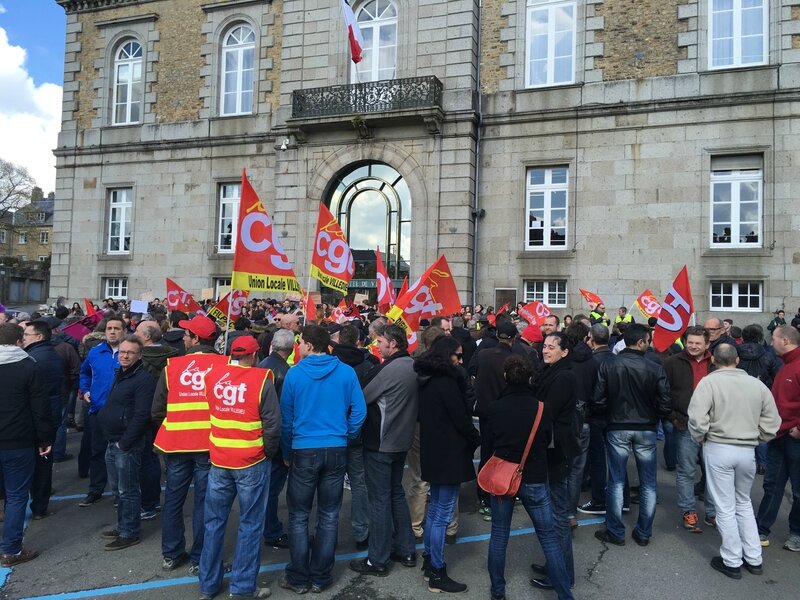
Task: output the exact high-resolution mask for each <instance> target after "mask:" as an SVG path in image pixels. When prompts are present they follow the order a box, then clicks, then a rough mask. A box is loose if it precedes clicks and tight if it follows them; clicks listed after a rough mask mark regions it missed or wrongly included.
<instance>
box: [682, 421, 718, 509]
mask: <svg viewBox="0 0 800 600" xmlns="http://www.w3.org/2000/svg"><path fill="white" fill-rule="evenodd" d="M675 445H676V447H677V458H678V463H677V467H678V468H677V471H676V473H677V477H676V480H675V491H676V492H677V493H678V508H679V509H680V510H681V512H683V513H686V512H696V510H697V509H696V507H695V497H694V480H695V476H696V474H697V471H698V469H699V468H700V467H699V466H698V462H697V457H698V455H699V454H700V444H698V443H697V442H695V441H694V440H693V439H692V436H691V434H690V433H689V430H688V429H678V428H677V427H676V428H675ZM704 504H705V511H706V516H707V517H713V516H714V515H716V510H715V509H714V501H713V500H712V499H711V494H709V493H708V492H706V494H705V502H704Z"/></svg>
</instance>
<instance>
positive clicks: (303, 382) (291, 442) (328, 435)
mask: <svg viewBox="0 0 800 600" xmlns="http://www.w3.org/2000/svg"><path fill="white" fill-rule="evenodd" d="M366 415H367V408H366V404H365V402H364V394H363V393H362V392H361V387H360V386H359V384H358V377H356V372H355V371H354V370H353V369H352V368H351V367H349V366H347V365H346V364H344V363H343V362H341V361H340V360H339V359H338V358H336V357H335V356H330V355H328V354H311V355H309V356H306V357H305V358H303V360H301V361H300V362H299V363H297V365H295V366H294V367H292V368H291V369H289V372H288V373H287V374H286V379H285V380H284V382H283V390H282V392H281V420H282V424H283V428H282V429H283V430H282V435H281V446H282V448H283V455H284V457H286V458H287V459H288V458H289V457H290V456H291V455H292V450H300V449H303V448H344V447H346V446H347V440H348V439H353V438H356V437H357V436H358V433H359V431H360V430H361V425H362V423H363V422H364V419H365V418H366Z"/></svg>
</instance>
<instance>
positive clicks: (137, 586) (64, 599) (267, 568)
mask: <svg viewBox="0 0 800 600" xmlns="http://www.w3.org/2000/svg"><path fill="white" fill-rule="evenodd" d="M604 522H605V519H604V518H602V517H596V518H593V519H583V520H580V521H578V525H579V526H580V527H586V526H588V525H598V524H600V523H604ZM534 531H535V530H534V528H533V527H525V528H522V529H515V530H514V531H512V532H511V533H510V534H509V535H511V536H518V535H528V534H530V533H534ZM490 537H491V535H490V534H488V533H482V534H479V535H468V536H464V537H461V538H458V539H457V540H456V544H472V543H475V542H484V541H486V540H488V539H489V538H490ZM423 547H424V544H417V546H416V548H417V550H421V549H422V548H423ZM366 556H367V553H366V552H349V553H347V554H337V555H336V562H341V561H343V560H352V559H354V558H364V557H366ZM286 565H288V563H285V562H283V563H276V564H273V565H264V566H262V567H261V568H260V569H259V570H258V572H259V573H272V572H275V571H282V570H283V569H285V568H286ZM8 570H9V571H10V569H8ZM0 576H2V571H0ZM228 577H230V574H226V575H225V578H226V579H227V578H228ZM197 582H198V579H197V577H178V578H175V579H163V580H160V581H146V582H143V583H129V584H125V585H115V586H112V587H105V588H98V589H95V590H81V591H77V592H65V593H59V594H50V595H47V596H30V597H28V598H22V599H21V600H78V599H79V598H98V597H101V596H113V595H114V594H127V593H133V592H141V591H143V590H154V589H161V588H170V587H175V586H178V585H189V584H192V583H195V584H196V583H197Z"/></svg>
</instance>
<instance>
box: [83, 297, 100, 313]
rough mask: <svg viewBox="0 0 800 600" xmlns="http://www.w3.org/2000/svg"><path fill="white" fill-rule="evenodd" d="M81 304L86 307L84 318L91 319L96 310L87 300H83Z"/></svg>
mask: <svg viewBox="0 0 800 600" xmlns="http://www.w3.org/2000/svg"><path fill="white" fill-rule="evenodd" d="M83 303H84V304H85V305H86V316H87V317H91V316H92V315H93V314H94V313H96V312H97V309H96V308H95V307H94V304H92V303H91V302H90V301H89V299H88V298H84V299H83Z"/></svg>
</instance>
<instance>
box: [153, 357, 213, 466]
mask: <svg viewBox="0 0 800 600" xmlns="http://www.w3.org/2000/svg"><path fill="white" fill-rule="evenodd" d="M227 362H228V357H227V356H221V355H219V354H205V353H200V352H198V353H195V354H187V355H186V356H176V357H173V358H170V359H168V360H167V366H166V368H165V370H164V371H165V373H166V379H167V394H168V395H167V416H166V418H165V419H164V422H163V423H162V424H161V427H160V428H159V430H158V434H157V435H156V439H155V441H154V442H153V445H154V446H155V447H156V448H158V449H159V450H161V451H162V452H168V453H172V452H208V436H209V433H210V430H211V425H210V423H209V420H208V401H207V400H206V393H205V385H204V383H203V377H204V376H205V374H206V372H207V371H208V370H209V369H211V367H213V366H214V365H217V364H219V365H224V364H226V363H227Z"/></svg>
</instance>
